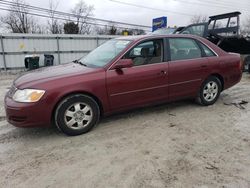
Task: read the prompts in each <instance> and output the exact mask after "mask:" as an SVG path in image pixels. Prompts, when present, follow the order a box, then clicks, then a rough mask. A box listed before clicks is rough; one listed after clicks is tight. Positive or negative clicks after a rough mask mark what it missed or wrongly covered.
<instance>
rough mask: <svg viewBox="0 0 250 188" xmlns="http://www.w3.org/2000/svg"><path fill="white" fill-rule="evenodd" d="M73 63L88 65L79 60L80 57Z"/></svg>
mask: <svg viewBox="0 0 250 188" xmlns="http://www.w3.org/2000/svg"><path fill="white" fill-rule="evenodd" d="M73 63H78V64H80V65H83V66H85V67H87V65H86V64H84V63H83V62H81V61H79V60H78V59H76V60H74V61H73Z"/></svg>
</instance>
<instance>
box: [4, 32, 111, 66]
mask: <svg viewBox="0 0 250 188" xmlns="http://www.w3.org/2000/svg"><path fill="white" fill-rule="evenodd" d="M0 36H1V39H0V40H1V43H0V46H1V48H0V69H2V70H4V69H5V65H4V56H5V64H6V68H7V69H16V68H24V57H25V56H26V55H33V54H37V55H39V56H40V62H39V64H40V66H43V65H44V54H45V53H47V54H52V55H54V64H55V65H57V64H59V63H66V62H69V61H72V60H75V59H77V58H80V57H82V56H84V55H86V54H87V53H88V52H90V51H91V50H93V49H94V48H96V47H97V46H98V45H100V44H102V43H103V42H105V41H107V40H109V39H111V38H114V37H115V36H103V35H100V36H89V35H88V36H86V35H63V34H62V35H44V34H1V35H0ZM2 44H3V46H2ZM58 47H59V48H58ZM3 51H4V54H5V55H3ZM58 55H60V62H59V56H58Z"/></svg>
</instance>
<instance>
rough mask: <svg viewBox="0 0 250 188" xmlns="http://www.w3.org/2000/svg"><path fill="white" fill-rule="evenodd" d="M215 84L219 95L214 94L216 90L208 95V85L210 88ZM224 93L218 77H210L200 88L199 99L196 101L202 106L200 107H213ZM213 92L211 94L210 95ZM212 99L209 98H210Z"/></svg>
mask: <svg viewBox="0 0 250 188" xmlns="http://www.w3.org/2000/svg"><path fill="white" fill-rule="evenodd" d="M212 83H214V84H216V87H217V93H216V94H215V93H213V92H212V91H215V90H212V91H209V93H208V94H206V93H205V92H206V91H208V90H209V89H208V84H209V85H210V86H212V85H211V84H212ZM221 91H222V85H221V81H220V80H219V79H218V78H217V77H216V76H210V77H208V78H207V79H206V80H205V81H204V82H203V83H202V85H201V87H200V91H199V93H198V97H197V98H196V101H197V102H198V103H199V104H200V105H203V106H208V105H212V104H214V103H215V102H216V101H217V99H218V98H219V96H220V93H221ZM210 92H211V93H210ZM208 95H209V96H210V97H209V96H208Z"/></svg>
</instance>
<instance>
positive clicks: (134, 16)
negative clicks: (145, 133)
mask: <svg viewBox="0 0 250 188" xmlns="http://www.w3.org/2000/svg"><path fill="white" fill-rule="evenodd" d="M54 1H56V0H54ZM57 1H59V5H58V8H57V10H58V11H67V12H69V11H70V9H71V8H73V7H74V5H75V4H76V3H77V1H78V0H57ZM117 1H121V2H127V3H133V4H137V5H139V6H140V5H141V6H146V7H151V8H155V9H161V10H150V9H146V8H140V7H133V6H128V5H124V4H119V3H117V2H113V1H111V0H85V2H86V3H87V4H88V5H93V6H94V8H95V10H94V12H93V13H94V17H96V18H102V19H108V20H113V21H121V22H129V23H135V24H142V25H149V26H151V25H152V18H155V17H160V16H167V17H168V25H169V26H174V25H177V26H182V25H186V24H188V23H189V21H190V18H191V16H192V15H198V14H202V15H207V16H209V15H214V14H221V13H226V12H231V11H241V12H242V16H241V19H242V20H245V18H246V17H247V16H248V17H250V1H249V0H238V1H235V0H220V1H218V0H153V1H152V0H117ZM26 2H27V3H29V4H30V5H34V6H39V7H44V8H48V5H49V0H26ZM209 4H210V5H209ZM41 19H42V18H41Z"/></svg>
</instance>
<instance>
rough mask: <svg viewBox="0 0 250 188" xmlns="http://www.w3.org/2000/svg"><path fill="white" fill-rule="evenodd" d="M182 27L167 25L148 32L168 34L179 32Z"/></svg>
mask: <svg viewBox="0 0 250 188" xmlns="http://www.w3.org/2000/svg"><path fill="white" fill-rule="evenodd" d="M183 28H184V27H168V28H160V29H157V30H155V31H154V32H152V33H150V34H152V35H170V34H179V33H180V31H181V30H182V29H183Z"/></svg>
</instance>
